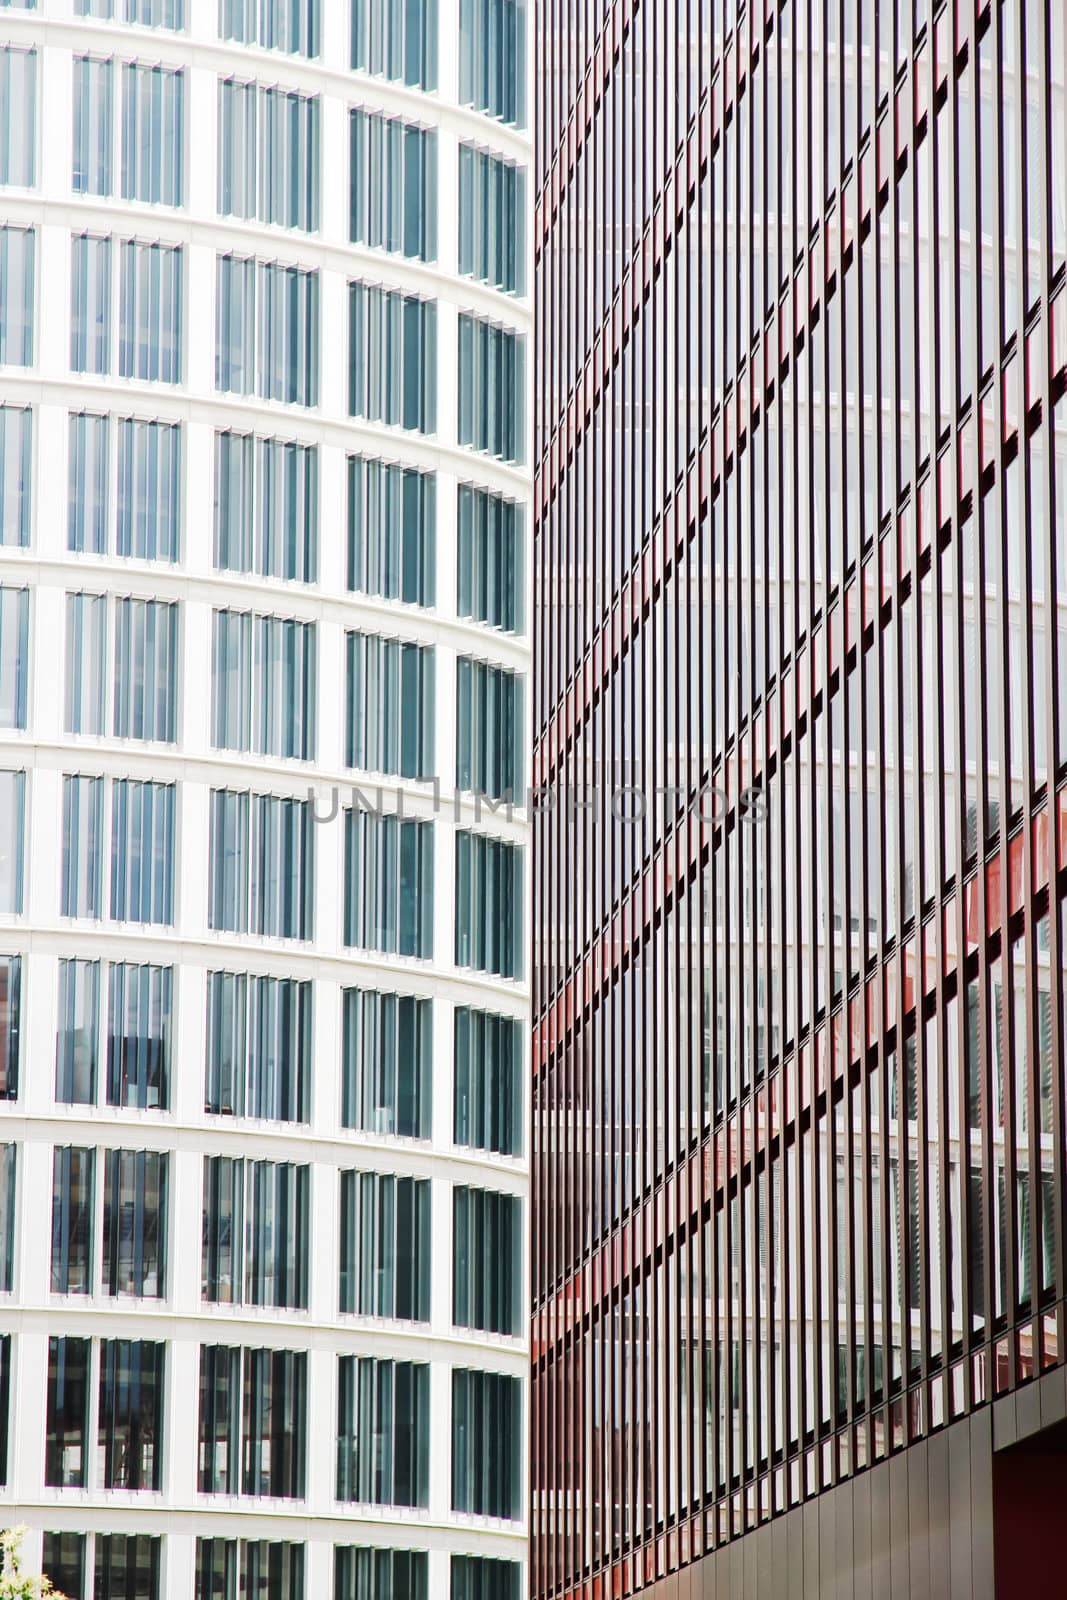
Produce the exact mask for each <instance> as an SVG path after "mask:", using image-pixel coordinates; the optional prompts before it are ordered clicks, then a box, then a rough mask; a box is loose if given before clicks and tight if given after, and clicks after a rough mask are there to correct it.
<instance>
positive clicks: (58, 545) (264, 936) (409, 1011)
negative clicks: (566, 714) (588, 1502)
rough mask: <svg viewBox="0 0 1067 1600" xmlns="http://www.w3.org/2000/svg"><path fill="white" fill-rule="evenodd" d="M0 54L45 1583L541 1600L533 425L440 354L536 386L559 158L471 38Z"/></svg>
mask: <svg viewBox="0 0 1067 1600" xmlns="http://www.w3.org/2000/svg"><path fill="white" fill-rule="evenodd" d="M0 15H2V17H3V26H2V28H0V33H2V35H3V37H2V38H0V1488H2V1489H3V1490H4V1492H5V1493H6V1494H7V1495H8V1498H9V1499H10V1500H11V1503H12V1504H18V1505H21V1506H23V1507H24V1508H25V1510H26V1515H25V1519H24V1520H25V1521H26V1522H27V1523H28V1525H29V1526H28V1531H27V1533H26V1536H25V1540H24V1544H23V1571H24V1573H36V1572H37V1571H38V1570H40V1569H41V1568H43V1569H44V1570H46V1571H47V1572H48V1573H49V1575H50V1576H51V1578H52V1579H53V1581H54V1582H55V1584H56V1585H57V1586H58V1587H61V1588H63V1590H64V1592H66V1593H67V1594H68V1596H69V1600H193V1597H195V1600H320V1597H321V1600H386V1597H388V1600H436V1597H438V1596H446V1595H448V1594H449V1593H450V1591H451V1589H452V1586H453V1560H452V1557H453V1555H454V1554H455V1553H457V1552H459V1553H461V1554H462V1556H463V1558H464V1560H465V1561H468V1562H469V1563H470V1568H469V1574H468V1577H467V1578H465V1579H464V1581H467V1583H468V1588H471V1585H473V1586H474V1587H473V1588H472V1589H471V1593H472V1594H478V1593H479V1592H480V1588H479V1586H480V1587H481V1588H485V1585H486V1584H488V1585H489V1588H487V1589H486V1591H485V1592H486V1595H493V1594H495V1593H496V1588H495V1587H494V1585H495V1584H496V1577H495V1574H496V1572H497V1570H498V1568H499V1569H500V1570H505V1569H506V1571H507V1573H508V1575H509V1581H510V1576H511V1575H512V1574H513V1572H514V1573H517V1574H518V1575H519V1578H520V1588H519V1592H518V1595H517V1596H513V1595H512V1594H511V1593H510V1589H509V1590H508V1600H527V1596H526V1585H525V1576H526V1559H525V1548H526V1546H525V1541H526V1536H527V1532H528V1518H527V1515H526V1510H525V1506H526V1492H527V1487H528V1485H527V1475H526V1471H525V1460H524V1455H523V1449H522V1443H523V1430H524V1428H525V1426H526V1418H527V1416H528V1406H527V1404H526V1398H525V1397H526V1384H527V1373H528V1348H529V1342H528V1337H527V1324H526V1308H525V1304H524V1303H523V1296H522V1294H521V1284H522V1274H523V1272H524V1271H525V1264H526V1262H527V1261H528V1259H529V1246H528V1243H527V1234H526V1230H527V1222H528V1201H527V1188H528V1140H527V1138H526V1134H525V1118H526V1112H527V1108H528V1105H529V1099H528V1096H527V1095H526V1093H525V1089H524V1082H525V1075H526V1071H527V1065H526V1063H527V1059H528V1056H527V1051H526V1049H525V1045H524V1042H523V1041H524V1040H525V1038H526V1037H527V1031H528V1021H529V981H528V964H527V963H528V941H527V940H525V939H524V938H522V937H521V932H522V930H521V922H522V918H523V915H524V910H523V908H524V907H525V906H528V905H529V888H528V885H527V875H528V871H529V825H530V809H531V800H530V797H529V794H528V793H527V791H526V785H527V784H528V783H530V782H532V781H533V774H532V772H531V771H530V770H528V769H529V762H528V760H526V759H524V752H525V747H526V745H527V743H528V728H529V719H530V698H531V697H530V692H529V689H528V687H527V677H528V672H529V655H528V639H527V636H526V627H525V622H526V619H527V617H528V615H529V601H528V597H527V594H526V588H527V560H526V556H527V554H528V547H527V543H526V537H527V536H526V533H525V530H526V527H527V524H528V523H529V519H530V517H531V502H532V485H531V475H530V472H529V470H528V467H527V465H526V463H528V462H529V460H530V457H531V451H530V445H529V439H528V434H529V431H530V427H531V423H532V406H531V405H530V403H529V398H528V396H527V394H526V393H525V384H526V373H525V372H524V371H523V370H521V368H519V367H518V366H516V364H515V363H514V362H512V363H511V365H510V366H508V365H507V363H506V362H505V364H504V365H503V366H500V367H499V370H498V367H497V366H493V364H492V362H490V366H489V367H487V368H486V375H483V377H482V378H479V379H478V380H477V382H478V384H479V385H480V387H479V388H478V391H477V393H478V398H477V400H476V401H475V402H474V403H475V404H476V405H480V406H482V407H483V410H484V407H485V405H487V404H489V401H488V399H487V392H486V390H485V383H487V382H489V383H496V384H497V385H498V389H497V391H496V397H495V399H494V400H493V401H492V402H491V403H492V404H493V405H494V406H495V408H496V411H497V413H498V415H496V416H494V418H493V425H492V426H493V429H496V430H499V438H501V439H503V440H504V441H505V443H506V445H507V453H506V454H505V453H503V449H502V448H499V449H498V448H497V440H498V433H497V432H492V433H491V435H490V432H489V431H487V432H486V435H485V438H486V442H485V444H484V447H483V446H482V445H479V446H478V447H477V448H473V447H472V444H471V443H470V442H467V441H466V439H464V438H461V436H460V427H459V398H460V386H459V362H460V354H459V352H460V324H461V319H467V321H473V322H476V323H478V325H479V326H483V325H484V326H485V327H487V328H491V329H492V330H493V337H494V339H496V340H497V342H498V343H499V342H500V340H502V339H503V340H504V342H505V345H506V344H507V341H508V340H511V341H512V345H511V346H509V347H508V348H512V347H513V348H515V349H522V350H525V347H526V342H527V341H528V340H529V338H530V336H531V329H532V311H533V308H532V303H531V299H530V295H529V289H530V284H531V277H532V255H531V251H532V230H531V226H530V223H529V220H528V218H527V217H526V215H525V207H526V203H527V201H528V200H530V199H531V198H532V183H531V180H530V177H529V168H530V164H531V161H532V145H531V140H530V138H529V135H528V132H527V130H526V129H525V128H524V127H523V126H522V125H521V123H520V121H518V120H513V119H510V118H509V117H508V116H506V115H505V114H504V113H503V112H500V111H498V110H491V109H487V108H485V107H483V106H482V103H481V102H482V99H484V98H485V95H484V94H483V92H482V90H481V88H478V89H477V92H475V90H474V89H472V90H471V92H470V94H469V95H468V94H466V93H465V95H464V97H463V99H462V100H461V99H460V96H459V93H458V84H459V76H460V60H459V48H460V44H459V42H460V37H461V23H463V17H462V16H461V7H460V3H459V0H337V3H336V4H329V5H327V4H325V3H324V0H195V3H192V0H35V3H34V4H32V5H24V4H21V3H20V4H14V3H10V0H8V3H5V0H0ZM494 15H495V14H494ZM515 15H517V16H520V17H521V18H522V27H523V28H525V26H526V25H527V23H528V21H529V19H528V17H527V16H525V15H524V14H523V12H522V10H521V8H520V10H519V11H518V12H516V13H515ZM492 26H493V27H495V26H496V24H495V22H493V23H492ZM527 59H528V53H527V52H526V51H525V47H524V43H523V42H522V41H516V39H515V37H514V35H513V34H512V35H508V36H506V35H505V33H500V34H499V35H497V34H495V33H492V32H490V33H489V34H487V35H486V36H485V38H484V39H483V40H482V41H481V45H480V48H479V53H478V66H477V72H476V77H477V80H478V83H479V84H482V83H491V84H493V85H495V87H494V89H493V91H492V92H493V94H494V96H496V97H498V98H499V97H500V96H503V101H504V102H506V103H507V104H512V103H515V104H518V103H526V102H528V100H529V91H528V87H527V85H526V84H525V83H522V84H518V83H509V81H508V80H509V76H511V75H514V74H515V73H516V72H522V71H525V66H524V63H525V61H526V60H527ZM472 82H473V80H472ZM496 104H497V100H496V99H494V100H493V105H494V106H495V105H496ZM475 158H476V159H475ZM461 232H462V239H461V236H460V235H461ZM486 359H487V360H488V358H486ZM490 368H491V369H492V370H491V372H490ZM465 381H466V380H465ZM486 429H487V430H488V424H486ZM509 786H513V787H514V789H515V793H514V796H513V800H512V802H511V803H510V804H508V803H507V802H506V800H505V799H504V794H505V791H506V790H507V789H508V787H509ZM460 855H462V856H463V859H464V861H465V862H468V863H469V862H474V863H475V865H474V869H473V870H474V873H475V876H474V878H472V877H471V874H470V873H469V872H468V873H467V875H466V876H465V877H464V879H463V883H464V888H463V890H462V908H461V918H460V920H461V926H462V934H461V937H462V952H459V951H458V949H457V943H456V904H457V901H456V884H457V859H458V857H459V856H460ZM498 905H500V906H506V907H507V908H508V910H507V911H506V913H505V917H506V919H510V921H509V922H508V929H507V936H506V938H505V939H504V940H503V941H501V940H498V939H497V937H496V933H495V931H494V930H495V928H496V925H497V920H498V917H497V907H498ZM460 954H461V955H462V959H460ZM4 1118H6V1119H7V1121H8V1126H7V1127H5V1126H3V1122H2V1119H4ZM42 1219H43V1220H44V1231H43V1245H42V1229H41V1226H40V1224H41V1221H42ZM468 1279H469V1281H468ZM31 1313H32V1314H31ZM456 1370H461V1371H463V1372H470V1373H475V1374H478V1373H485V1374H488V1375H489V1376H490V1377H492V1378H494V1379H496V1378H499V1379H500V1380H502V1381H503V1382H505V1383H506V1384H513V1385H515V1386H516V1388H517V1390H518V1391H519V1404H518V1405H517V1406H510V1405H509V1406H506V1407H505V1408H504V1409H503V1410H500V1409H497V1410H496V1411H492V1412H491V1414H486V1413H484V1408H483V1410H482V1411H478V1412H477V1416H476V1419H475V1423H474V1427H475V1429H477V1428H479V1427H488V1428H490V1429H491V1430H492V1432H493V1434H494V1435H495V1436H496V1438H497V1443H498V1445H499V1448H500V1450H501V1451H502V1452H503V1457H504V1458H505V1459H506V1460H507V1461H508V1462H509V1463H510V1462H512V1459H513V1453H514V1461H515V1462H517V1465H516V1466H515V1467H514V1469H512V1468H511V1467H510V1466H509V1473H510V1476H509V1479H508V1484H507V1495H508V1498H509V1508H508V1514H507V1515H506V1516H503V1515H501V1516H496V1515H491V1514H488V1513H485V1514H483V1512H481V1511H479V1510H478V1509H474V1508H475V1507H476V1506H477V1505H478V1504H480V1503H481V1501H480V1499H479V1493H478V1492H475V1491H473V1490H472V1491H471V1493H470V1494H469V1495H468V1494H467V1491H466V1490H465V1491H464V1496H463V1498H462V1500H460V1499H457V1500H456V1502H455V1504H454V1503H453V1495H452V1460H453V1453H454V1450H456V1449H463V1450H464V1451H467V1455H466V1456H465V1457H464V1459H465V1461H466V1462H467V1465H465V1467H464V1472H465V1473H466V1474H467V1475H468V1476H469V1473H470V1471H471V1470H475V1471H477V1470H479V1469H474V1468H471V1466H470V1462H471V1460H473V1457H471V1456H470V1449H474V1450H475V1451H477V1450H479V1449H480V1448H481V1445H480V1442H479V1443H477V1444H476V1445H474V1446H471V1447H470V1448H468V1445H467V1443H466V1441H467V1440H468V1439H469V1438H471V1437H473V1435H471V1434H470V1433H469V1432H468V1431H467V1429H466V1424H464V1430H463V1431H461V1432H460V1433H457V1434H456V1436H455V1438H454V1430H453V1382H452V1379H453V1372H454V1371H456ZM484 1415H488V1417H489V1420H488V1421H481V1420H478V1419H481V1418H483V1416H484ZM478 1438H479V1441H480V1438H481V1435H479V1436H478ZM457 1441H462V1443H457ZM17 1520H19V1519H17ZM482 1560H484V1561H485V1562H487V1563H495V1564H496V1565H494V1566H492V1567H490V1566H486V1567H485V1569H484V1572H485V1574H487V1576H483V1575H482V1572H483V1569H482V1568H481V1567H480V1566H478V1565H477V1563H478V1562H479V1561H482ZM457 1570H459V1569H457ZM456 1581H457V1582H458V1581H460V1580H459V1579H457V1580H456Z"/></svg>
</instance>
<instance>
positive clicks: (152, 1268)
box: [102, 1150, 168, 1300]
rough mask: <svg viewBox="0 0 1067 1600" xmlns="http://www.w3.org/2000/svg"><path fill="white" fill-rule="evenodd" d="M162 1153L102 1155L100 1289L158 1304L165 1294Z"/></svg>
mask: <svg viewBox="0 0 1067 1600" xmlns="http://www.w3.org/2000/svg"><path fill="white" fill-rule="evenodd" d="M167 1163H168V1157H167V1154H166V1152H165V1151H164V1152H160V1151H157V1150H107V1151H105V1152H104V1249H103V1265H102V1274H103V1290H104V1293H105V1294H108V1295H120V1294H122V1295H126V1294H129V1295H138V1296H140V1297H141V1298H143V1299H153V1300H161V1299H162V1298H163V1296H164V1295H165V1294H166V1292H167V1290H166V1245H167Z"/></svg>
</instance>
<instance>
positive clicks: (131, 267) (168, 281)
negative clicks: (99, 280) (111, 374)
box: [119, 239, 182, 383]
mask: <svg viewBox="0 0 1067 1600" xmlns="http://www.w3.org/2000/svg"><path fill="white" fill-rule="evenodd" d="M120 255H121V264H122V280H121V284H120V289H119V377H120V378H139V379H147V380H150V381H152V382H155V383H181V381H182V247H181V246H180V245H163V244H141V243H139V242H138V241H136V240H133V239H128V240H124V241H123V242H122V245H121V247H120Z"/></svg>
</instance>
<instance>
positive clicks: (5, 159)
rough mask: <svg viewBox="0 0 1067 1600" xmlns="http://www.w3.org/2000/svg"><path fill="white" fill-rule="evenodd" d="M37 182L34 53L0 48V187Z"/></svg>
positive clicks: (8, 47)
mask: <svg viewBox="0 0 1067 1600" xmlns="http://www.w3.org/2000/svg"><path fill="white" fill-rule="evenodd" d="M36 182H37V52H36V50H20V49H19V48H18V46H17V45H10V44H9V45H5V46H4V47H3V49H0V184H13V185H16V186H17V187H19V188H22V189H32V188H33V186H34V184H35V183H36Z"/></svg>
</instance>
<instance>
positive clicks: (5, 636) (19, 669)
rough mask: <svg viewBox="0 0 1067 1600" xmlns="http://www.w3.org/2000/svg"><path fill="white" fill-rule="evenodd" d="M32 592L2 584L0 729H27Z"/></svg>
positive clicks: (0, 590)
mask: <svg viewBox="0 0 1067 1600" xmlns="http://www.w3.org/2000/svg"><path fill="white" fill-rule="evenodd" d="M29 634H30V592H29V590H28V589H13V588H10V587H8V586H7V585H5V584H0V728H24V727H25V726H26V679H27V676H28V673H29V665H30V663H29Z"/></svg>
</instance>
